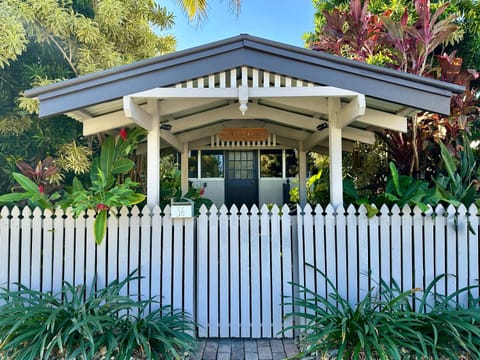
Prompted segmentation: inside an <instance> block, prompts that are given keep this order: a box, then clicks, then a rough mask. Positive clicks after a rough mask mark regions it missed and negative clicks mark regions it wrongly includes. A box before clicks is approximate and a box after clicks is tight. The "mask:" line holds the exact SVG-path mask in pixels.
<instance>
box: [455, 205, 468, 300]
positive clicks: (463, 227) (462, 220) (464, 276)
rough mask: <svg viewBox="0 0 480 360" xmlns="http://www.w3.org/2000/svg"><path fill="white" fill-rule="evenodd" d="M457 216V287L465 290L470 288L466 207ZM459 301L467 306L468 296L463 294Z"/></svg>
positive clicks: (458, 211)
mask: <svg viewBox="0 0 480 360" xmlns="http://www.w3.org/2000/svg"><path fill="white" fill-rule="evenodd" d="M457 214H458V215H457V229H456V230H457V241H458V243H457V259H458V265H457V266H458V268H457V269H458V270H457V286H458V289H463V288H465V287H467V286H468V260H467V259H468V217H467V209H466V207H465V205H463V204H462V205H460V206H459V207H458V208H457ZM457 300H458V301H459V302H461V303H462V304H464V305H467V304H468V294H467V293H466V292H463V293H462V294H461V297H459V298H458V299H457Z"/></svg>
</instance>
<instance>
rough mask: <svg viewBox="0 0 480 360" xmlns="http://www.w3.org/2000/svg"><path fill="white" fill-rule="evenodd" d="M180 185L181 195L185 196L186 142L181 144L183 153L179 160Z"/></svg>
mask: <svg viewBox="0 0 480 360" xmlns="http://www.w3.org/2000/svg"><path fill="white" fill-rule="evenodd" d="M181 160H182V161H181V169H180V172H181V184H182V195H185V193H187V191H188V142H185V143H184V144H183V152H182V158H181Z"/></svg>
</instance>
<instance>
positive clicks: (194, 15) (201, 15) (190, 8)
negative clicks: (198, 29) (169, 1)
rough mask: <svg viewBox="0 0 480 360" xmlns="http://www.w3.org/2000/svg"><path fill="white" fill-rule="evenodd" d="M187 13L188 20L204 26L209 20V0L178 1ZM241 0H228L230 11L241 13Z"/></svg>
mask: <svg viewBox="0 0 480 360" xmlns="http://www.w3.org/2000/svg"><path fill="white" fill-rule="evenodd" d="M176 1H177V3H178V4H179V5H180V6H181V8H182V9H183V10H184V11H185V13H186V14H187V16H188V19H189V20H190V21H191V22H193V23H197V24H202V23H203V22H204V21H205V20H206V18H207V10H208V5H209V1H208V0H176ZM241 3H242V2H241V0H228V4H229V6H230V10H231V11H233V12H235V13H236V14H238V13H239V12H240V5H241Z"/></svg>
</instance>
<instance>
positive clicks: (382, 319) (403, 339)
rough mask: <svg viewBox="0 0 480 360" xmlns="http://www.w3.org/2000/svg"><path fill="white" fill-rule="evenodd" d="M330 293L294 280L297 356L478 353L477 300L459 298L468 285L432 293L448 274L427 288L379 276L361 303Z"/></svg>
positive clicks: (400, 356) (438, 356)
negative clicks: (465, 301)
mask: <svg viewBox="0 0 480 360" xmlns="http://www.w3.org/2000/svg"><path fill="white" fill-rule="evenodd" d="M315 271H316V272H317V273H318V274H319V275H320V276H321V277H323V278H325V279H326V282H327V283H328V285H329V287H330V288H331V289H333V290H332V291H331V292H330V293H329V294H328V296H323V295H320V294H317V293H315V292H314V291H312V290H311V289H308V288H306V287H305V286H302V285H299V284H294V286H295V287H296V288H297V289H298V295H297V296H296V297H294V298H292V299H290V300H291V301H288V302H287V304H288V305H293V306H294V308H295V309H296V310H295V311H294V312H292V313H290V314H288V315H287V316H292V317H296V318H298V319H299V320H300V321H299V322H297V323H296V324H295V325H293V326H292V327H290V328H289V329H291V328H294V329H298V330H300V331H301V336H300V339H301V340H300V348H301V350H302V351H301V352H300V353H299V354H298V355H296V356H294V357H293V358H304V357H305V356H311V355H316V356H318V357H317V358H318V359H323V358H335V359H385V360H390V359H396V360H400V359H446V358H448V359H454V358H459V356H460V354H463V355H468V356H470V357H471V358H475V359H478V358H479V357H480V327H479V326H478V324H479V321H480V309H479V308H478V299H477V301H474V300H473V299H471V301H470V302H469V305H470V306H462V305H461V304H460V303H459V302H458V301H457V300H456V299H458V298H459V296H463V295H465V294H467V293H468V294H469V293H470V292H469V290H471V288H470V287H467V288H464V289H460V290H458V291H456V292H454V293H452V294H450V295H448V296H441V295H439V294H436V293H435V292H434V288H435V285H436V284H437V283H438V282H439V281H441V280H442V279H444V275H441V276H438V277H437V278H435V279H434V280H433V281H432V282H431V283H430V284H429V285H428V286H427V287H426V288H425V289H424V290H422V289H408V290H406V291H401V290H400V288H399V286H398V285H397V284H396V283H395V282H394V281H392V286H389V285H388V284H387V282H385V281H381V282H380V284H379V286H378V289H370V290H369V291H368V292H367V293H366V295H365V297H364V298H363V299H362V300H360V301H359V302H358V303H357V304H352V303H350V302H349V301H348V300H347V299H345V298H344V297H343V296H342V295H341V294H340V293H339V291H338V290H337V289H336V288H335V286H334V284H333V282H332V281H331V280H330V279H328V278H327V277H326V276H325V274H324V273H322V272H321V271H319V270H318V269H315Z"/></svg>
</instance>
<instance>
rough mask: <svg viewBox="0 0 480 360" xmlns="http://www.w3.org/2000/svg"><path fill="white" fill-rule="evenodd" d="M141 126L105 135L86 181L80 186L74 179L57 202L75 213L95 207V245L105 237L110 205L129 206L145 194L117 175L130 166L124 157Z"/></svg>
mask: <svg viewBox="0 0 480 360" xmlns="http://www.w3.org/2000/svg"><path fill="white" fill-rule="evenodd" d="M144 135H145V132H144V131H143V130H142V129H134V130H126V129H122V130H121V132H120V138H115V137H112V136H107V137H106V139H105V141H104V142H103V144H102V147H101V151H100V155H99V156H98V157H96V158H94V159H93V161H92V166H91V169H90V184H89V185H88V186H84V185H83V184H82V183H81V182H80V180H79V179H78V178H74V180H73V185H72V188H71V190H70V191H69V192H67V193H66V194H65V197H64V199H63V200H62V201H61V202H60V203H61V205H62V207H64V208H67V207H71V208H72V209H73V211H74V213H75V215H76V216H80V215H81V214H83V213H85V211H86V210H89V209H91V210H95V212H96V217H95V222H94V236H95V241H96V242H97V244H100V243H101V242H102V241H103V238H104V237H105V232H106V226H107V215H108V211H109V209H110V208H111V207H122V206H131V205H134V204H138V203H140V202H142V201H143V200H145V195H144V194H141V193H137V192H136V188H137V186H138V183H136V182H134V181H132V180H131V179H130V178H129V177H126V178H125V180H123V182H122V183H120V181H119V178H120V175H125V174H127V173H128V172H129V171H130V170H131V169H132V168H133V167H134V166H135V164H134V162H133V161H132V160H130V159H129V158H128V156H129V155H130V154H131V153H132V152H133V150H134V149H135V146H136V144H137V142H138V140H139V138H141V137H143V136H144Z"/></svg>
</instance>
